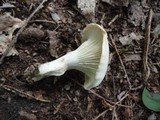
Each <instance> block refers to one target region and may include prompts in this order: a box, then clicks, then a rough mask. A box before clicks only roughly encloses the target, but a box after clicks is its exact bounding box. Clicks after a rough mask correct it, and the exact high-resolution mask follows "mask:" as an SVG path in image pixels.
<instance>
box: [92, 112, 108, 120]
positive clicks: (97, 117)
mask: <svg viewBox="0 0 160 120" xmlns="http://www.w3.org/2000/svg"><path fill="white" fill-rule="evenodd" d="M107 111H108V110H105V111H103V112H102V113H100V114H99V115H98V116H96V117H95V118H93V119H92V120H98V119H99V118H100V117H101V116H102V115H104V114H105V113H106V112H107Z"/></svg>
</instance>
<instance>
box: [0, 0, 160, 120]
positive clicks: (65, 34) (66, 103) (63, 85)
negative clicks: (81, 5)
mask: <svg viewBox="0 0 160 120" xmlns="http://www.w3.org/2000/svg"><path fill="white" fill-rule="evenodd" d="M139 1H140V0H139ZM8 2H10V3H12V4H14V5H15V8H12V9H10V8H9V9H2V10H1V11H0V14H4V13H5V12H11V14H12V15H13V16H14V17H17V18H20V19H21V20H24V19H26V18H28V16H29V15H30V14H31V13H32V12H33V10H34V9H36V7H37V6H38V5H39V3H40V2H41V0H23V1H22V0H12V1H10V0H9V1H8ZM140 2H141V1H140ZM2 3H3V2H0V4H1V5H2ZM51 5H52V7H53V8H54V11H56V13H57V14H58V15H59V16H61V20H60V21H59V22H57V23H56V22H54V21H53V20H52V18H51V15H50V11H49V10H48V9H47V8H48V6H51ZM131 5H132V2H131V3H130V5H129V6H128V7H122V6H111V5H109V4H107V3H105V2H101V1H98V2H97V8H96V15H95V22H96V23H98V24H102V25H103V26H104V28H105V29H106V31H107V32H108V34H112V36H113V38H114V42H115V43H116V46H117V49H118V52H119V53H120V56H121V57H122V60H123V62H124V65H125V67H126V71H127V74H128V76H129V79H130V82H131V84H132V86H133V88H137V89H134V90H131V91H128V83H127V79H126V78H125V74H124V71H123V69H122V66H121V64H120V61H119V59H118V56H117V54H116V52H115V49H114V47H113V46H112V45H111V44H110V54H111V61H110V64H109V68H108V72H107V74H106V78H105V79H104V80H103V82H102V83H101V84H100V85H99V86H98V87H96V88H94V89H92V91H94V93H92V92H90V91H87V90H85V89H84V88H83V87H81V86H80V85H79V84H77V82H75V81H78V82H79V83H81V84H83V78H84V75H83V73H81V72H79V71H75V70H71V71H67V72H66V73H65V74H64V75H63V76H60V77H48V78H44V79H43V80H41V81H39V82H36V83H34V84H33V85H30V84H28V83H26V81H25V79H24V78H23V74H24V71H25V69H26V68H27V67H29V66H30V65H33V64H35V63H44V62H48V61H51V60H54V59H56V56H55V57H53V56H51V54H50V51H49V45H50V43H49V34H48V31H54V32H56V33H55V36H56V37H55V38H56V39H57V40H59V44H58V47H57V48H55V49H56V54H57V56H58V57H60V56H62V55H64V54H66V53H67V52H69V51H72V50H75V49H76V48H77V47H78V46H79V45H80V43H79V35H80V31H81V30H83V28H84V27H85V26H86V25H87V24H88V23H91V22H92V20H88V19H87V18H86V17H85V16H84V15H82V14H81V11H79V10H77V9H75V8H74V6H76V0H73V1H72V0H49V1H48V2H47V3H45V5H44V8H42V9H41V10H40V11H38V13H36V14H35V15H34V17H33V18H32V20H31V21H30V22H29V24H28V26H27V27H26V29H25V30H24V31H23V32H22V33H21V35H20V36H19V38H18V41H17V43H16V44H15V47H16V49H17V51H18V52H19V55H18V56H9V57H6V58H5V59H4V62H3V63H2V64H1V65H0V82H1V84H2V85H6V86H10V87H11V88H10V89H9V88H8V89H7V88H3V87H2V88H0V120H114V119H115V120H130V119H132V120H146V119H148V118H149V116H151V115H153V114H154V115H155V116H156V118H157V120H158V119H159V118H160V114H159V113H155V112H153V111H151V110H149V109H147V108H146V107H145V106H144V105H143V103H142V100H141V95H142V90H143V86H142V87H140V88H138V87H139V86H141V85H143V80H142V71H143V66H142V60H138V61H137V60H131V61H125V57H126V55H128V54H135V53H140V55H141V56H142V53H143V43H144V42H143V41H144V39H141V40H139V41H134V43H133V44H130V45H126V46H123V45H122V44H121V43H120V42H119V40H118V38H119V36H120V35H121V36H125V35H127V34H128V33H131V32H136V33H140V34H141V35H142V36H144V34H145V30H144V29H142V27H141V23H140V25H138V26H134V25H133V24H132V23H130V22H129V20H128V19H129V15H128V14H129V8H130V6H131ZM147 5H148V8H147V7H146V8H145V7H143V10H144V15H145V16H148V10H149V8H152V9H153V11H154V12H156V13H159V14H160V9H159V7H160V3H158V2H157V1H156V0H149V1H148V2H147ZM104 15H105V16H104ZM115 15H119V17H118V19H117V20H116V21H115V22H114V23H112V24H111V25H110V26H108V23H109V22H110V21H111V20H112V19H113V18H114V16H115ZM103 16H104V18H103ZM36 20H47V21H52V23H51V22H45V21H39V22H37V21H36ZM145 22H146V20H145ZM153 24H154V23H153ZM15 34H16V32H15ZM153 39H154V35H153V34H151V41H152V40H153ZM156 40H157V41H158V40H159V39H158V38H156ZM109 41H110V39H109ZM110 43H111V42H110ZM154 45H157V46H154ZM150 47H151V48H150V52H149V63H150V67H151V68H152V65H153V63H157V64H156V65H155V68H156V70H157V72H155V71H154V70H155V68H154V69H152V70H151V74H150V77H149V80H148V81H149V85H150V88H155V87H156V88H157V86H159V84H160V74H159V73H160V65H159V64H158V63H159V61H160V50H159V49H160V47H159V43H155V44H151V46H150ZM12 88H13V89H12ZM20 91H21V92H22V94H21V92H20ZM126 92H128V96H127V97H126V98H124V99H122V101H121V102H120V103H119V104H122V105H123V106H121V105H114V104H113V103H110V102H109V101H111V102H115V103H116V102H118V101H119V98H120V99H121V98H122V97H123V95H124V94H123V93H126ZM23 93H26V94H27V95H28V94H30V95H32V96H34V97H35V98H43V99H46V100H50V102H42V101H39V100H36V99H34V98H32V99H31V98H30V97H29V96H27V95H24V94H23ZM96 93H97V94H98V95H97V94H96ZM102 97H103V98H102ZM105 98H106V99H107V100H109V101H108V103H109V104H111V105H112V106H113V109H111V107H109V105H108V104H107V103H106V101H105ZM128 106H130V107H128ZM101 113H103V114H102V115H101ZM98 115H100V117H99V118H96V117H97V116H98ZM151 120H152V119H151Z"/></svg>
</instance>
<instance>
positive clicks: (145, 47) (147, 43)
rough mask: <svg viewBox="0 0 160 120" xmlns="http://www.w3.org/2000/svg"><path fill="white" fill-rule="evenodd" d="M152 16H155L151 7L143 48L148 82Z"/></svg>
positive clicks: (145, 79) (144, 67)
mask: <svg viewBox="0 0 160 120" xmlns="http://www.w3.org/2000/svg"><path fill="white" fill-rule="evenodd" d="M152 17H153V11H152V9H150V11H149V16H148V23H147V25H146V30H145V39H144V49H143V81H144V82H145V83H146V82H147V80H148V78H149V75H150V68H149V66H148V50H149V44H150V33H151V22H152Z"/></svg>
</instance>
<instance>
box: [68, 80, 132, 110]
mask: <svg viewBox="0 0 160 120" xmlns="http://www.w3.org/2000/svg"><path fill="white" fill-rule="evenodd" d="M69 79H70V80H72V81H73V82H75V83H76V84H78V85H79V86H81V87H83V85H82V84H80V83H79V82H77V81H75V80H74V79H72V78H69ZM83 88H84V87H83ZM88 91H89V92H90V93H92V94H94V95H95V96H97V97H99V98H100V99H102V100H103V101H105V103H106V104H107V106H109V107H110V108H111V109H112V108H113V105H117V106H120V107H128V108H130V107H131V106H128V105H122V104H118V103H115V102H112V101H110V100H108V99H107V98H104V97H103V96H101V95H99V94H98V93H96V92H94V91H93V90H88ZM111 104H113V105H111Z"/></svg>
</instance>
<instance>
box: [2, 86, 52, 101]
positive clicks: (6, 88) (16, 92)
mask: <svg viewBox="0 0 160 120" xmlns="http://www.w3.org/2000/svg"><path fill="white" fill-rule="evenodd" d="M0 88H3V89H5V90H7V91H9V92H12V93H14V94H18V95H19V96H21V97H25V98H28V99H34V100H37V101H40V102H50V101H49V100H45V99H42V98H37V97H34V96H33V95H30V94H28V93H25V92H23V91H21V90H18V89H16V88H14V87H12V86H9V85H3V84H1V85H0Z"/></svg>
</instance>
